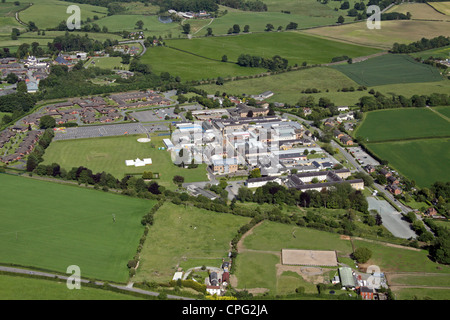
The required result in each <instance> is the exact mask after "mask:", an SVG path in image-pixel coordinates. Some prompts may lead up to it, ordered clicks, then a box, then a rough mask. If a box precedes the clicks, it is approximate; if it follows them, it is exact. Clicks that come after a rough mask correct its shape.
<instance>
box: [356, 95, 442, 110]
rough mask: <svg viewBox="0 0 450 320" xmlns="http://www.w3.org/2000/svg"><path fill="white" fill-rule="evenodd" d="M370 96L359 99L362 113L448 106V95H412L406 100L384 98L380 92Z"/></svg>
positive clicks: (402, 98) (394, 96)
mask: <svg viewBox="0 0 450 320" xmlns="http://www.w3.org/2000/svg"><path fill="white" fill-rule="evenodd" d="M369 93H372V95H371V96H364V97H361V98H360V99H359V102H358V103H357V105H358V106H359V107H360V108H361V111H362V112H366V111H372V110H377V109H390V108H409V107H425V106H427V105H428V106H440V105H442V106H448V105H450V95H448V94H445V93H432V94H430V95H420V96H419V95H413V96H412V97H410V98H406V97H405V96H403V95H392V96H390V97H386V96H385V95H383V94H382V93H380V92H378V91H377V92H373V90H371V91H369Z"/></svg>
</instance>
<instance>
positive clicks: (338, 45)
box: [166, 32, 380, 65]
mask: <svg viewBox="0 0 450 320" xmlns="http://www.w3.org/2000/svg"><path fill="white" fill-rule="evenodd" d="M166 44H167V45H168V46H171V47H174V48H178V49H181V50H185V51H188V52H192V53H195V54H198V55H200V56H204V57H208V58H211V59H217V60H221V58H222V56H223V55H224V54H225V55H227V57H228V61H233V62H236V61H237V59H238V57H239V55H241V54H243V53H244V54H250V55H257V56H260V57H264V58H271V57H273V56H274V55H279V56H281V57H283V58H285V59H287V60H288V61H289V65H294V64H298V65H301V64H302V62H304V61H306V62H307V63H308V64H310V65H311V64H318V63H328V62H331V59H332V58H333V57H336V56H342V55H347V56H349V57H352V58H355V57H359V56H366V55H370V54H374V53H377V52H379V51H380V50H378V49H373V48H369V47H362V46H356V45H351V44H346V43H342V42H336V41H329V40H324V39H321V38H318V37H313V36H308V35H305V34H300V33H296V32H270V33H255V34H248V35H237V36H230V37H208V38H195V39H191V40H185V39H182V40H167V41H166Z"/></svg>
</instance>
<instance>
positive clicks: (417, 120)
mask: <svg viewBox="0 0 450 320" xmlns="http://www.w3.org/2000/svg"><path fill="white" fill-rule="evenodd" d="M449 109H450V108H449V107H438V108H435V110H436V111H438V112H439V113H442V114H443V113H445V112H448V110H449ZM354 136H355V137H362V138H363V139H364V140H365V141H366V142H368V143H367V147H368V148H369V149H370V150H371V151H372V152H374V153H375V154H376V155H378V156H379V157H380V158H381V159H384V160H388V161H389V165H390V166H392V167H393V168H395V169H396V170H397V171H399V172H400V173H401V174H402V175H404V176H406V177H408V178H410V179H414V180H415V181H416V183H417V184H418V185H419V186H421V187H425V186H428V187H429V186H431V185H432V184H433V183H434V182H436V181H447V180H449V179H450V174H449V172H448V170H446V168H445V165H443V164H444V163H448V162H449V161H450V152H449V151H448V150H450V149H449V147H450V145H449V143H450V139H449V138H448V137H449V136H450V127H449V122H448V120H446V119H444V118H443V117H441V116H439V114H436V113H435V112H433V111H432V110H431V109H429V108H408V109H391V110H377V111H373V112H369V113H368V114H367V115H366V117H365V119H364V120H363V122H362V123H361V124H360V126H359V127H358V128H357V130H356V131H355V133H354ZM438 137H441V138H438ZM444 137H447V138H444Z"/></svg>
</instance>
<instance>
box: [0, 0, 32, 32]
mask: <svg viewBox="0 0 450 320" xmlns="http://www.w3.org/2000/svg"><path fill="white" fill-rule="evenodd" d="M14 2H15V1H12V0H9V1H8V2H5V3H3V2H2V3H0V34H5V35H9V36H10V35H11V30H12V28H17V29H19V30H21V31H22V30H24V27H23V26H22V25H21V24H20V23H19V22H18V21H17V20H16V18H15V14H16V12H17V11H19V10H22V9H23V8H25V7H27V6H28V3H20V2H19V5H16V4H15V3H14Z"/></svg>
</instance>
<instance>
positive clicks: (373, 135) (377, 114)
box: [354, 107, 450, 143]
mask: <svg viewBox="0 0 450 320" xmlns="http://www.w3.org/2000/svg"><path fill="white" fill-rule="evenodd" d="M449 109H450V107H441V109H438V110H449ZM354 136H355V137H362V138H364V140H365V141H367V140H368V142H369V143H370V142H376V141H386V140H402V139H411V138H432V137H443V136H444V137H447V136H450V126H449V123H448V121H446V120H445V119H443V118H441V117H440V116H439V115H437V114H436V113H434V112H433V111H432V110H430V109H429V108H406V109H405V108H402V109H390V110H377V111H373V112H369V113H368V114H367V115H366V117H365V118H364V121H363V122H362V123H361V124H360V125H359V127H358V128H357V130H356V131H355V133H354Z"/></svg>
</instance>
